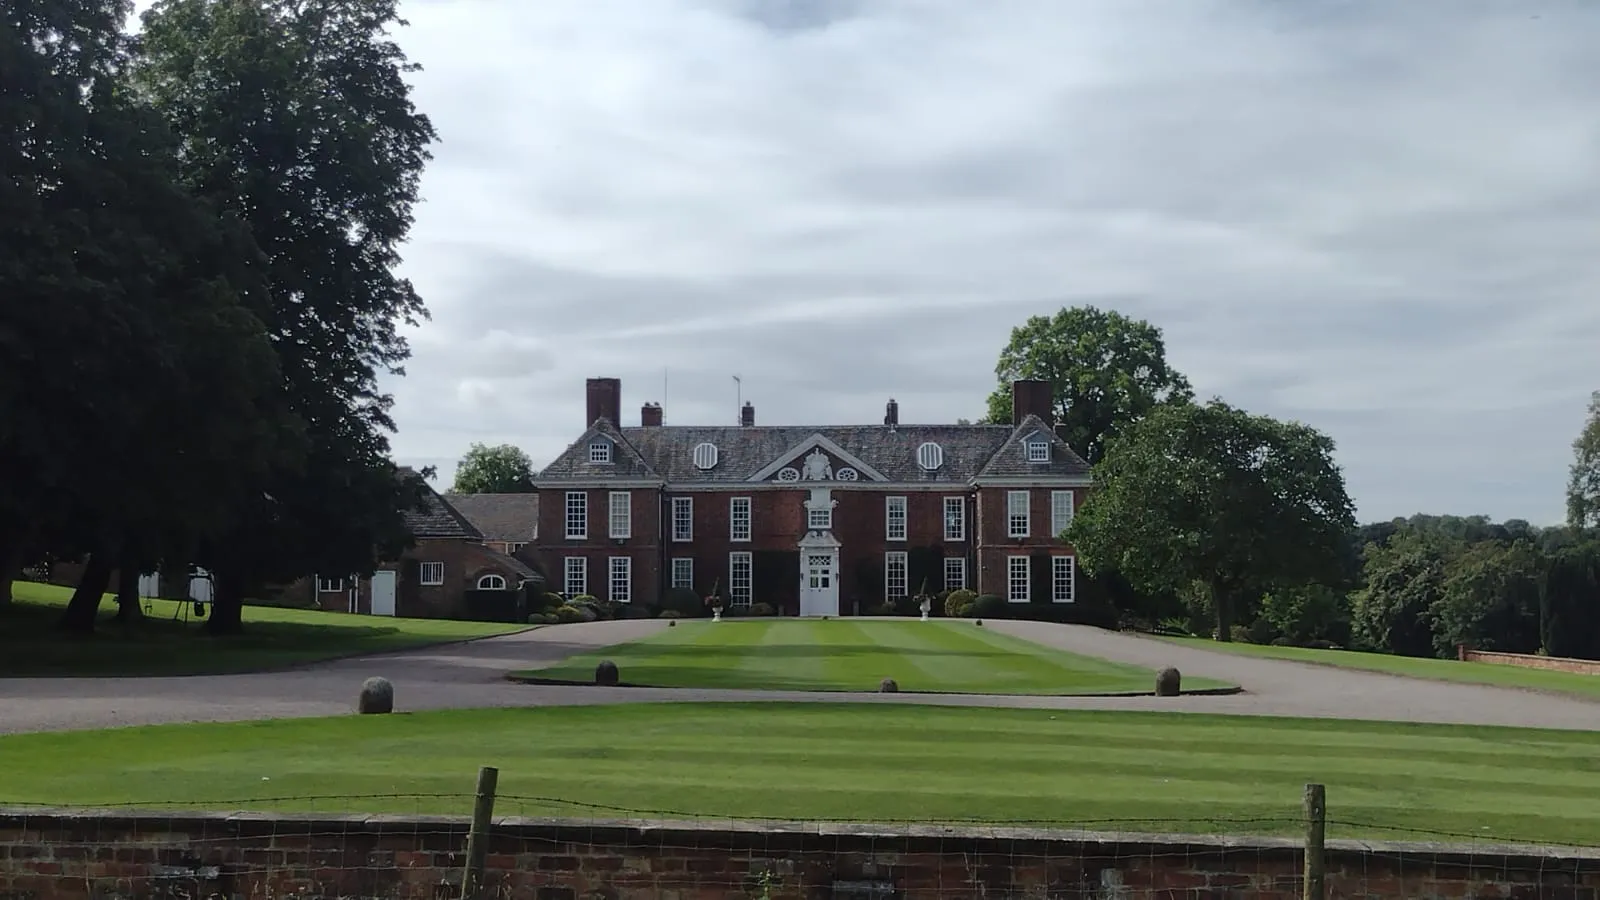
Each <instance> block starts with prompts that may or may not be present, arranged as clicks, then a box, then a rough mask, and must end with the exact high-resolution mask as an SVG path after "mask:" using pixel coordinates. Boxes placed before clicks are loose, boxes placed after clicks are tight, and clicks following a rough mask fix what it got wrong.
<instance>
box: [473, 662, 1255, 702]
mask: <svg viewBox="0 0 1600 900" xmlns="http://www.w3.org/2000/svg"><path fill="white" fill-rule="evenodd" d="M530 671H534V672H537V671H541V670H539V669H532V670H530ZM504 678H505V680H506V681H509V682H511V683H512V684H529V685H542V686H545V687H618V688H650V689H653V690H658V691H700V690H717V691H735V692H739V693H747V694H751V695H760V694H830V695H842V696H847V697H849V696H857V695H861V694H878V693H882V692H880V691H874V690H866V689H863V690H851V689H849V688H809V689H804V690H778V689H773V688H727V687H721V688H696V687H679V686H674V685H661V684H638V683H636V682H631V681H619V682H617V683H616V684H609V685H599V684H595V683H594V682H592V681H574V680H572V679H568V678H541V677H539V676H537V675H526V674H523V673H522V672H507V673H506V674H505V676H504ZM1244 692H1245V690H1244V688H1242V687H1240V686H1239V685H1236V684H1235V685H1229V686H1226V687H1217V688H1199V689H1196V690H1192V691H1182V690H1180V691H1179V692H1178V695H1179V696H1181V697H1227V696H1233V695H1235V694H1243V693H1244ZM892 693H896V694H904V695H907V696H912V697H915V696H919V695H920V696H932V697H1154V696H1156V692H1155V691H1083V692H1075V693H1068V694H1007V693H998V694H997V693H994V692H991V691H894V692H892Z"/></svg>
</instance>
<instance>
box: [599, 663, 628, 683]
mask: <svg viewBox="0 0 1600 900" xmlns="http://www.w3.org/2000/svg"><path fill="white" fill-rule="evenodd" d="M621 680H622V676H621V674H620V673H619V672H617V664H616V663H614V662H612V661H611V660H609V659H602V660H600V664H599V665H597V666H595V667H594V683H595V684H603V685H608V686H610V685H615V684H616V683H617V682H619V681H621Z"/></svg>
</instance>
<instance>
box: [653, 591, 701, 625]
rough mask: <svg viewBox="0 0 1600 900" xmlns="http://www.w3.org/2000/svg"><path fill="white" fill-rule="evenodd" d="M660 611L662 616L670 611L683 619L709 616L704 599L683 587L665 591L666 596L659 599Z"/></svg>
mask: <svg viewBox="0 0 1600 900" xmlns="http://www.w3.org/2000/svg"><path fill="white" fill-rule="evenodd" d="M661 609H662V614H663V615H665V614H666V611H667V610H669V609H670V610H672V611H673V612H675V613H677V614H678V615H679V616H681V617H683V618H685V619H697V618H700V617H701V616H709V615H711V611H710V610H709V609H707V608H706V601H705V600H704V598H702V597H701V596H700V595H699V594H696V593H695V592H694V590H693V589H692V588H684V587H676V588H673V589H671V590H669V591H667V593H666V596H664V597H662V598H661Z"/></svg>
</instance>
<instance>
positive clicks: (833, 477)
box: [745, 432, 889, 481]
mask: <svg viewBox="0 0 1600 900" xmlns="http://www.w3.org/2000/svg"><path fill="white" fill-rule="evenodd" d="M807 451H809V452H807ZM802 455H804V456H805V459H804V460H801V456H802ZM829 457H831V459H830V458H829ZM836 462H837V464H836ZM790 469H792V470H793V472H792V473H790V472H788V470H790ZM850 469H854V470H855V472H856V473H857V475H856V477H849V476H847V475H846V476H841V474H840V473H841V472H844V471H848V470H850ZM785 475H787V476H788V477H784V476H785ZM774 476H777V478H778V480H780V481H857V480H859V479H860V478H862V477H865V478H866V479H867V480H869V481H888V480H889V479H887V478H885V477H884V476H883V473H881V472H879V471H878V470H877V469H875V468H873V467H872V466H870V465H868V464H867V463H866V462H864V461H862V459H861V458H860V457H858V456H856V455H855V454H854V453H851V452H850V451H848V450H846V449H844V448H843V447H841V446H839V445H838V444H837V443H834V442H833V441H831V440H829V439H828V437H827V435H824V434H822V433H821V432H815V433H813V434H811V435H810V436H808V437H806V438H805V439H804V440H802V441H800V442H799V443H797V444H795V445H794V446H793V447H791V448H790V449H789V450H788V451H787V452H785V453H784V454H783V455H782V456H780V457H778V458H777V459H775V460H773V461H772V462H770V463H768V464H767V465H765V466H762V467H761V468H760V469H759V470H757V471H756V473H755V474H754V475H751V476H750V477H749V478H747V479H745V480H746V481H766V480H768V479H770V478H773V477H774Z"/></svg>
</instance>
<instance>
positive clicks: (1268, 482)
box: [1067, 400, 1355, 641]
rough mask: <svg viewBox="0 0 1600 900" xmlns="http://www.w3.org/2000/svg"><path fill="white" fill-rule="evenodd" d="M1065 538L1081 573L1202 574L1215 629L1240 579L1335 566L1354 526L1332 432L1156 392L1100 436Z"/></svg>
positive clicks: (1259, 582)
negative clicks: (1151, 402) (1170, 399)
mask: <svg viewBox="0 0 1600 900" xmlns="http://www.w3.org/2000/svg"><path fill="white" fill-rule="evenodd" d="M1094 477H1095V490H1094V491H1093V492H1091V493H1090V494H1089V496H1088V500H1087V502H1086V503H1085V504H1084V506H1083V509H1081V510H1080V511H1079V513H1078V515H1077V516H1076V517H1075V518H1074V520H1073V523H1072V525H1071V527H1070V529H1069V531H1068V535H1067V539H1068V540H1069V541H1070V542H1071V543H1072V545H1073V546H1074V547H1075V548H1076V549H1077V552H1078V555H1079V558H1080V559H1081V560H1082V562H1083V564H1084V566H1085V568H1086V569H1088V571H1089V572H1090V573H1091V574H1095V573H1098V572H1100V571H1104V570H1115V571H1117V572H1119V573H1121V575H1122V576H1123V577H1125V578H1127V579H1128V580H1129V582H1130V583H1132V584H1133V585H1134V586H1135V587H1137V588H1139V589H1141V590H1144V591H1149V592H1152V593H1156V592H1163V591H1177V590H1180V589H1182V588H1184V587H1186V586H1187V585H1189V584H1192V583H1198V584H1201V585H1204V586H1205V588H1206V589H1207V591H1208V592H1209V595H1210V601H1211V603H1212V605H1213V608H1214V610H1215V616H1216V627H1217V638H1218V639H1219V640H1224V641H1226V640H1231V638H1232V635H1231V628H1232V625H1233V616H1232V613H1233V610H1234V607H1235V605H1236V604H1237V603H1238V602H1240V601H1241V599H1243V598H1245V597H1246V596H1247V595H1248V594H1249V593H1250V592H1251V591H1255V592H1256V593H1258V594H1259V593H1260V592H1261V591H1262V590H1264V589H1266V588H1268V587H1271V586H1274V585H1304V584H1308V583H1318V582H1327V581H1333V580H1336V579H1338V578H1339V576H1340V573H1341V568H1342V565H1343V554H1344V544H1345V542H1346V541H1347V535H1348V533H1349V532H1350V530H1351V529H1353V528H1354V526H1355V520H1354V511H1353V508H1352V506H1351V503H1350V499H1349V497H1348V496H1347V495H1346V493H1345V487H1344V477H1343V475H1342V474H1341V473H1340V471H1339V467H1338V466H1337V465H1336V464H1335V463H1334V461H1333V441H1332V440H1331V439H1330V438H1328V437H1326V436H1325V435H1323V434H1321V433H1319V432H1317V431H1316V430H1315V429H1313V428H1311V427H1309V426H1307V425H1303V424H1300V423H1297V422H1281V421H1278V420H1275V419H1271V418H1268V417H1266V416H1257V415H1251V414H1249V413H1247V412H1245V411H1243V410H1240V409H1236V408H1234V407H1231V406H1229V405H1227V404H1225V403H1223V402H1221V401H1220V400H1213V401H1211V402H1210V403H1207V404H1205V405H1195V404H1161V405H1159V406H1157V407H1156V408H1155V409H1154V410H1153V411H1152V412H1151V413H1150V414H1149V416H1147V417H1146V418H1144V419H1143V420H1142V421H1139V422H1137V423H1134V424H1133V425H1131V426H1129V427H1128V428H1127V429H1126V430H1125V431H1123V432H1122V433H1121V434H1119V435H1117V436H1116V437H1113V438H1112V439H1111V440H1110V441H1109V442H1108V444H1107V448H1106V454H1105V457H1104V458H1103V459H1102V460H1101V462H1100V463H1099V464H1097V465H1096V466H1095V468H1094Z"/></svg>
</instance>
